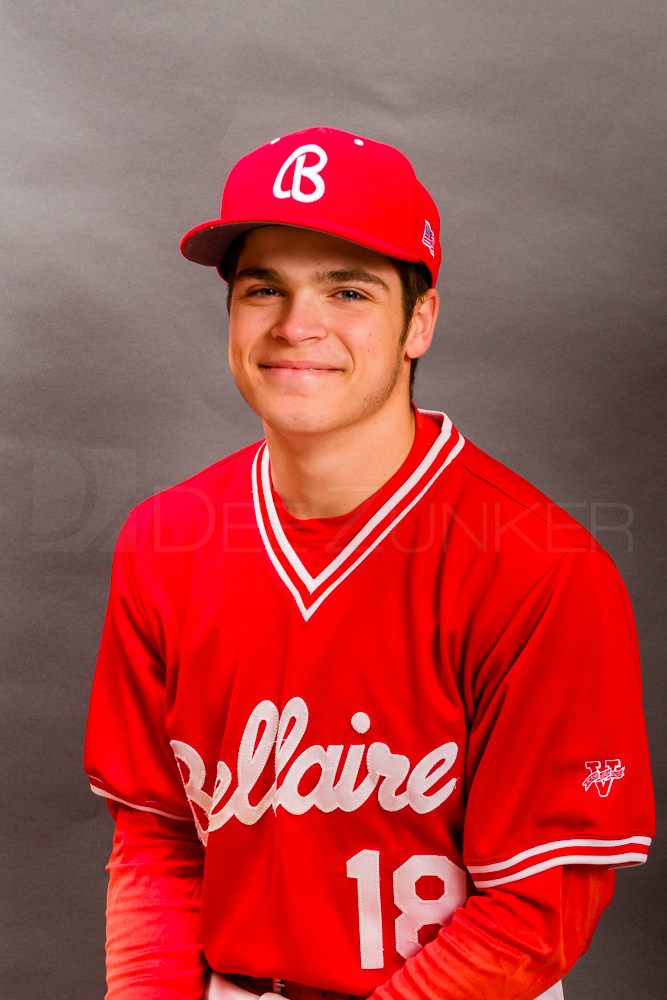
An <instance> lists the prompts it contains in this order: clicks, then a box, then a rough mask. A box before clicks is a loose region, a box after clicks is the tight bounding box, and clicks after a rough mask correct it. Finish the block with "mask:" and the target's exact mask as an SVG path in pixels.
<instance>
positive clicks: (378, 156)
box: [181, 128, 440, 285]
mask: <svg viewBox="0 0 667 1000" xmlns="http://www.w3.org/2000/svg"><path fill="white" fill-rule="evenodd" d="M425 220H429V221H426V222H425ZM267 225H288V226H303V227H304V228H306V229H314V230H317V231H319V232H324V233H330V234H331V235H332V236H340V237H342V238H343V239H346V240H350V241H351V242H353V243H358V244H360V245H361V246H366V247H369V248H370V249H371V250H375V251H377V252H378V253H382V254H385V255H387V256H388V257H396V258H399V259H400V260H411V261H415V262H421V263H422V264H424V265H425V267H426V268H427V269H428V272H429V274H430V275H431V283H432V285H435V281H436V278H437V274H438V268H439V266H440V247H439V243H438V238H437V232H438V228H439V217H438V210H437V208H436V206H435V202H434V201H433V199H432V198H431V196H430V195H429V193H428V192H427V191H426V188H424V186H423V185H422V184H420V183H419V181H418V180H417V177H416V176H415V172H414V170H413V168H412V165H411V164H410V162H409V160H407V159H406V157H405V156H403V154H402V153H400V152H399V151H398V150H397V149H394V148H393V146H387V145H385V144H384V143H379V142H374V141H373V140H372V139H362V138H360V137H359V136H355V135H352V134H350V133H349V132H341V131H340V130H339V129H331V128H312V129H305V130H304V131H302V132H295V133H293V134H292V135H287V136H282V137H279V138H278V139H274V140H272V141H271V142H269V143H267V144H266V145H265V146H260V147H259V149H256V150H254V151H253V152H252V153H249V154H248V155H247V156H244V157H243V158H242V159H241V160H239V162H238V163H237V164H236V166H235V167H234V168H233V170H232V172H231V173H230V175H229V178H228V179H227V183H226V185H225V190H224V193H223V196H222V207H221V210H220V217H219V218H217V219H213V220H212V221H211V222H205V223H203V224H202V225H200V226H196V227H195V228H194V229H192V230H191V231H190V232H189V233H188V234H187V235H186V236H185V237H184V239H183V242H182V243H181V250H182V251H183V254H184V255H185V256H186V257H187V258H188V259H189V260H193V261H195V262H196V263H198V264H208V265H211V266H214V267H218V268H219V269H220V266H221V264H222V261H223V258H224V255H225V252H226V251H227V249H228V247H229V245H230V243H231V242H232V240H234V239H235V238H236V237H237V236H239V235H240V234H241V233H243V232H246V231H247V230H249V229H254V228H256V227H257V226H267ZM223 271H224V267H223V268H222V270H221V273H223ZM223 276H224V275H223Z"/></svg>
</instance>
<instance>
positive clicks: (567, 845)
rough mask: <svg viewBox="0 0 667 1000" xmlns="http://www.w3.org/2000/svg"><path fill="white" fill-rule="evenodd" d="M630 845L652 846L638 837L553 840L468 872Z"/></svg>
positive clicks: (498, 868)
mask: <svg viewBox="0 0 667 1000" xmlns="http://www.w3.org/2000/svg"><path fill="white" fill-rule="evenodd" d="M629 844H635V845H636V846H637V847H639V846H640V845H641V846H644V847H646V848H647V849H648V847H650V845H651V838H650V837H639V836H637V837H625V838H624V839H622V840H593V839H592V838H591V837H585V838H584V837H582V838H580V839H576V840H553V841H551V842H550V843H548V844H540V845H539V846H538V847H531V848H530V849H529V850H527V851H521V853H520V854H515V855H514V857H513V858H510V859H509V860H508V861H498V862H497V863H496V864H491V865H468V871H469V872H471V874H474V873H476V872H479V873H486V872H498V871H502V870H503V869H504V868H514V867H515V866H516V865H518V864H519V863H520V862H521V861H525V860H526V859H527V858H532V857H535V855H536V854H549V853H551V852H552V851H562V850H569V849H572V848H574V847H588V848H594V847H602V848H606V849H607V850H608V851H613V850H614V849H617V848H619V847H625V846H627V845H629ZM645 854H646V851H644V852H642V857H643V856H644V855H645ZM599 856H600V855H593V857H599ZM557 863H559V862H557Z"/></svg>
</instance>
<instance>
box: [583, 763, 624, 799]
mask: <svg viewBox="0 0 667 1000" xmlns="http://www.w3.org/2000/svg"><path fill="white" fill-rule="evenodd" d="M586 767H587V769H588V776H587V777H586V778H585V780H584V781H582V785H583V786H584V789H585V790H586V791H588V789H589V788H590V787H591V785H595V787H596V788H597V790H598V795H600V796H601V797H602V798H603V799H606V797H607V796H608V795H609V792H610V790H611V786H612V784H613V783H614V781H615V780H616V779H617V778H622V777H624V775H625V768H624V767H623V766H622V765H621V762H620V760H605V762H604V767H602V762H601V761H599V760H587V761H586Z"/></svg>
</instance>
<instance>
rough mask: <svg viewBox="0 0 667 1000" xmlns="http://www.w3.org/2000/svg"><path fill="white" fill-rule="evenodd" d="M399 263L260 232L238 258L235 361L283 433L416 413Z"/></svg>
mask: <svg viewBox="0 0 667 1000" xmlns="http://www.w3.org/2000/svg"><path fill="white" fill-rule="evenodd" d="M404 325H405V324H404V316H403V307H402V291H401V283H400V279H399V276H398V273H397V272H396V270H395V268H394V266H393V265H392V263H391V261H390V260H389V259H388V258H386V257H384V256H382V255H381V254H378V253H375V252H373V251H372V250H366V249H365V248H363V247H360V246H356V245H355V244H352V243H348V242H347V241H345V240H341V239H338V238H337V237H334V236H328V235H326V234H324V233H318V232H311V231H309V230H305V229H291V228H289V227H284V226H269V227H266V228H262V229H254V230H252V231H251V232H249V233H248V234H247V236H246V238H245V242H244V245H243V249H242V251H241V255H240V257H239V260H238V265H237V269H236V276H235V278H234V284H233V289H232V293H231V298H230V310H229V329H230V342H229V361H230V367H231V370H232V374H233V376H234V379H235V381H236V384H237V386H238V387H239V390H240V391H241V393H242V395H243V396H244V398H245V400H246V402H247V403H248V404H249V405H250V406H251V407H252V409H253V410H255V411H256V412H257V413H258V414H259V415H260V417H262V419H263V420H264V422H265V424H266V425H267V426H268V427H270V428H272V429H274V430H276V431H278V432H280V433H284V434H322V433H327V432H331V431H335V430H338V429H341V428H343V427H351V426H353V425H355V424H358V423H359V422H360V421H364V420H372V419H377V418H378V417H380V416H381V414H382V412H383V411H384V410H387V411H388V410H389V409H393V410H394V411H395V410H396V407H397V406H403V405H404V406H405V407H406V408H407V407H408V406H409V389H408V384H409V369H410V360H409V356H408V354H407V350H409V338H408V343H407V344H406V345H402V344H401V339H402V338H401V334H402V332H403V329H404Z"/></svg>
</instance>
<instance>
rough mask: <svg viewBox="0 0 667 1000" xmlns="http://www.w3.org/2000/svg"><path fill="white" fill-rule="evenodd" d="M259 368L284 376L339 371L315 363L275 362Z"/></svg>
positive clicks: (338, 369)
mask: <svg viewBox="0 0 667 1000" xmlns="http://www.w3.org/2000/svg"><path fill="white" fill-rule="evenodd" d="M259 367H260V368H261V369H262V370H263V371H273V372H279V373H281V372H284V373H285V374H290V373H295V374H299V373H303V374H310V373H313V372H321V373H327V372H337V371H340V368H334V367H333V366H332V365H323V364H318V363H317V362H315V361H275V362H269V363H267V364H262V363H260V364H259Z"/></svg>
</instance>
